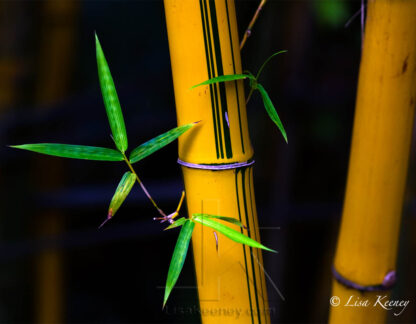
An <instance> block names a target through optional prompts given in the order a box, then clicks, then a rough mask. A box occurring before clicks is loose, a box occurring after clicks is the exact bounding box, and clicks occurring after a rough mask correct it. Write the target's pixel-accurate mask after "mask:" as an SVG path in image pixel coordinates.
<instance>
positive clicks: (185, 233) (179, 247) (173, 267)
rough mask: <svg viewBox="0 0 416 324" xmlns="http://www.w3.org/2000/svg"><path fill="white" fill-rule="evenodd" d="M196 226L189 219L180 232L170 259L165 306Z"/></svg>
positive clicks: (164, 299)
mask: <svg viewBox="0 0 416 324" xmlns="http://www.w3.org/2000/svg"><path fill="white" fill-rule="evenodd" d="M194 227H195V223H194V222H192V221H191V220H189V219H187V220H186V221H185V224H184V225H183V226H182V228H181V231H180V233H179V237H178V241H177V242H176V245H175V250H174V251H173V255H172V260H171V261H170V266H169V271H168V278H167V280H166V287H165V296H164V298H163V307H165V304H166V301H167V300H168V298H169V295H170V293H171V291H172V289H173V287H174V286H175V284H176V281H177V280H178V278H179V274H180V273H181V271H182V267H183V264H184V262H185V258H186V254H187V252H188V247H189V242H190V240H191V236H192V231H193V230H194Z"/></svg>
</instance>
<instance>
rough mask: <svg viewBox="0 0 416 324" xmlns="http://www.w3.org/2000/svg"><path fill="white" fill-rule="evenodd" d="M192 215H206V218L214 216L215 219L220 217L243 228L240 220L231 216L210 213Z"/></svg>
mask: <svg viewBox="0 0 416 324" xmlns="http://www.w3.org/2000/svg"><path fill="white" fill-rule="evenodd" d="M194 216H202V217H207V218H216V219H220V220H223V221H225V222H228V223H231V224H234V225H237V226H240V227H243V228H245V226H244V225H243V224H241V222H240V221H239V220H238V219H235V218H232V217H226V216H216V215H210V214H198V213H197V214H194Z"/></svg>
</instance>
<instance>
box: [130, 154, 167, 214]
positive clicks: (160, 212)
mask: <svg viewBox="0 0 416 324" xmlns="http://www.w3.org/2000/svg"><path fill="white" fill-rule="evenodd" d="M123 157H124V161H125V162H126V163H127V165H128V166H129V168H130V170H131V172H132V173H133V174H134V175H135V176H136V180H137V182H138V183H139V185H140V187H141V188H142V190H143V192H144V193H145V195H146V196H147V198H149V200H150V201H151V203H152V204H153V206H154V207H155V208H156V209H157V211H158V212H159V214H160V215H162V216H163V217H167V216H166V214H165V213H164V212H163V210H162V209H161V208H159V206H158V205H157V204H156V202H155V201H154V200H153V198H152V196H151V195H150V194H149V192H148V191H147V189H146V187H145V186H144V184H143V182H142V181H141V180H140V178H139V176H138V175H137V173H136V171H135V170H134V168H133V166H132V165H131V163H130V161H129V159H128V158H127V156H126V155H125V154H124V153H123Z"/></svg>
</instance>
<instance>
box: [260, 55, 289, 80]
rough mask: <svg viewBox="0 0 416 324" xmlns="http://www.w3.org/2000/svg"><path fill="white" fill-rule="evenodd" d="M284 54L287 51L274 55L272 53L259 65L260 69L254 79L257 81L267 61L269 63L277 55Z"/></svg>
mask: <svg viewBox="0 0 416 324" xmlns="http://www.w3.org/2000/svg"><path fill="white" fill-rule="evenodd" d="M286 52H287V50H283V51H279V52H276V53H273V54H272V55H270V56H269V57H268V58H267V59H266V61H264V63H263V64H262V65H261V67H260V69H259V71H258V72H257V75H256V79H257V80H258V78H259V76H260V74H261V72H262V71H263V69H264V68H265V66H266V65H267V63H269V61H270V60H271V59H272V58H273V57H275V56H276V55H279V54H283V53H286Z"/></svg>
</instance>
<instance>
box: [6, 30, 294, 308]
mask: <svg viewBox="0 0 416 324" xmlns="http://www.w3.org/2000/svg"><path fill="white" fill-rule="evenodd" d="M95 43H96V59H97V67H98V77H99V82H100V88H101V93H102V97H103V101H104V106H105V110H106V113H107V117H108V121H109V124H110V128H111V132H112V138H113V140H114V144H115V148H113V149H112V148H105V147H95V146H84V145H72V144H59V143H36V144H22V145H14V146H11V147H13V148H17V149H22V150H28V151H33V152H37V153H41V154H47V155H53V156H58V157H64V158H73V159H84V160H95V161H112V162H114V161H124V162H125V163H126V164H127V166H128V167H129V169H130V171H127V172H125V173H124V175H123V176H122V178H121V180H120V182H119V184H118V186H117V188H116V190H115V193H114V195H113V197H112V199H111V202H110V206H109V208H108V213H107V218H106V219H105V221H104V222H103V223H102V224H101V225H100V227H101V226H103V225H104V224H105V223H106V222H107V221H108V220H109V219H111V218H112V217H113V216H114V215H115V213H116V212H117V211H118V209H119V208H120V207H121V205H122V203H123V202H124V201H125V199H126V198H127V196H128V195H129V193H130V191H131V189H132V188H133V185H134V184H135V183H136V181H137V182H138V183H139V185H140V186H141V188H142V190H143V191H144V192H145V194H146V195H147V197H148V198H149V199H150V201H151V202H152V203H153V205H154V206H155V208H156V209H157V210H158V211H159V213H161V215H162V216H163V217H161V218H156V219H162V222H164V221H169V222H170V223H171V225H170V226H168V227H167V228H166V229H172V228H175V227H182V228H181V231H180V233H179V237H178V240H177V243H176V246H175V249H174V252H173V256H172V260H171V263H170V266H169V271H168V277H167V282H166V288H165V296H164V301H163V305H165V304H166V301H167V299H168V297H169V295H170V293H171V291H172V289H173V287H174V285H175V283H176V281H177V280H178V278H179V274H180V272H181V270H182V267H183V264H184V262H185V258H186V254H187V251H188V247H189V242H190V240H191V237H192V232H193V229H194V227H195V224H196V223H199V224H202V225H204V226H207V227H210V228H212V229H213V230H215V231H217V232H219V233H221V234H223V235H224V236H226V237H228V238H229V239H231V240H233V241H235V242H237V243H241V244H246V245H248V246H251V247H255V248H260V249H264V250H267V251H272V252H276V251H274V250H271V249H269V248H267V247H265V246H264V245H262V244H260V243H259V242H257V241H255V240H253V239H251V238H250V237H248V236H246V235H244V234H242V231H241V232H238V231H236V230H234V229H232V228H231V227H229V226H227V225H225V224H223V223H220V222H218V221H216V220H221V221H223V222H226V223H230V224H233V225H237V226H239V227H241V228H245V227H244V225H243V224H241V223H240V222H239V221H238V220H236V219H234V218H231V217H225V216H216V215H208V214H193V215H192V217H191V218H185V217H181V218H179V219H178V220H176V221H174V220H173V219H174V218H175V217H176V216H178V215H179V209H180V207H181V205H182V201H183V198H184V193H183V194H182V197H181V201H180V203H179V206H178V208H177V210H176V211H175V212H174V213H172V214H170V215H168V216H166V214H165V213H164V212H163V211H162V210H161V209H160V208H159V207H158V206H157V204H156V202H155V201H154V200H153V198H152V197H151V196H150V194H149V193H148V191H147V190H146V188H145V187H144V185H143V183H142V182H141V180H140V178H139V176H138V175H137V173H136V172H135V170H134V168H133V164H134V163H137V162H139V161H141V160H142V159H144V158H146V157H148V156H149V155H151V154H153V153H155V152H156V151H158V150H160V149H161V148H163V147H164V146H166V145H168V144H169V143H171V142H173V141H174V140H175V139H177V138H178V137H179V136H181V135H182V134H184V133H185V132H186V131H188V130H189V129H191V128H192V127H193V126H195V125H196V124H197V123H198V122H194V123H190V124H185V125H181V126H179V127H175V128H173V129H171V130H169V131H167V132H165V133H163V134H161V135H159V136H157V137H154V138H152V139H151V140H149V141H147V142H145V143H143V144H141V145H139V146H138V147H136V148H135V149H133V150H132V151H131V153H130V155H129V157H127V156H126V151H127V149H128V138H127V132H126V126H125V123H124V117H123V113H122V110H121V105H120V101H119V98H118V95H117V91H116V88H115V85H114V81H113V77H112V75H111V72H110V69H109V67H108V63H107V60H106V58H105V56H104V52H103V50H102V47H101V44H100V42H99V40H98V37H97V35H95ZM277 54H278V53H277ZM275 55H276V54H275ZM266 63H267V62H266ZM262 69H263V67H262V68H261V69H260V71H259V73H258V76H259V75H260V72H261V70H262ZM258 76H257V77H254V76H253V75H252V74H251V73H249V74H243V75H231V76H220V77H217V78H214V79H211V80H208V81H206V82H204V83H201V84H200V85H203V84H210V83H214V82H223V81H231V80H238V79H244V78H249V79H250V85H251V86H252V89H257V90H259V92H260V93H261V95H262V97H263V101H264V102H265V106H266V110H267V112H268V113H269V116H270V117H271V118H272V120H273V121H274V122H275V123H276V124H277V125H278V127H279V128H280V129H281V131H282V134H283V136H284V137H285V139H286V133H285V132H284V128H283V125H282V124H281V122H280V119H279V116H278V115H277V113H276V111H275V109H274V107H273V104H272V103H271V101H270V98H269V97H268V95H267V93H266V91H265V90H264V88H263V87H262V86H261V85H260V84H258V83H257V79H258Z"/></svg>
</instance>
